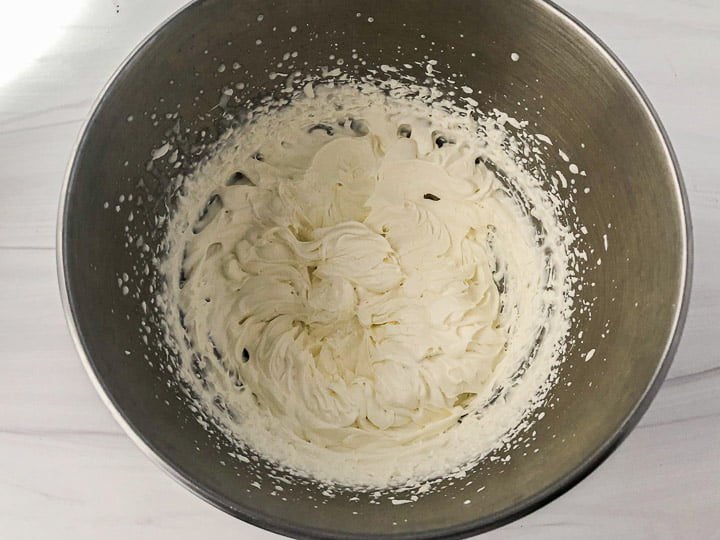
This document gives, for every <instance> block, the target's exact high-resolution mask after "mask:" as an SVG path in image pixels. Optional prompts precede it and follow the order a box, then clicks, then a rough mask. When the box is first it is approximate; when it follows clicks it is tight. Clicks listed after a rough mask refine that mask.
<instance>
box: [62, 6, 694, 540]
mask: <svg viewBox="0 0 720 540" xmlns="http://www.w3.org/2000/svg"><path fill="white" fill-rule="evenodd" d="M358 13H359V14H358ZM259 15H262V17H259ZM259 19H260V20H259ZM291 27H296V28H294V29H291ZM461 34H462V37H461V36H460V35H461ZM311 38H312V39H311ZM256 40H262V43H261V45H257V44H256ZM354 50H356V51H357V53H358V54H359V55H360V56H361V57H362V58H364V59H365V60H366V64H365V65H363V64H360V63H357V62H355V61H354V60H353V51H354ZM291 51H297V53H298V55H297V57H291V58H290V61H294V62H296V63H297V64H299V65H301V66H302V65H303V64H304V63H305V62H306V63H307V65H306V66H305V67H304V69H312V68H313V67H315V66H320V65H327V64H328V63H331V62H335V60H330V59H329V55H330V54H333V55H334V56H335V58H342V59H344V61H345V64H344V66H343V69H345V70H346V71H353V72H358V73H363V72H365V70H367V69H370V68H376V67H377V66H379V65H381V64H391V65H393V64H398V63H411V62H412V61H415V60H422V59H423V57H424V56H425V55H427V56H428V57H429V58H434V59H436V60H438V68H441V69H444V70H445V72H446V73H452V72H454V73H456V74H461V75H462V79H459V80H462V84H467V85H468V86H470V87H473V88H476V89H481V90H482V94H481V97H480V98H478V99H481V100H482V103H481V105H480V108H481V109H487V108H489V107H495V108H497V109H500V110H502V111H507V112H509V113H511V114H513V115H514V116H516V117H518V118H527V119H529V120H531V121H534V122H537V131H538V132H540V133H544V134H546V135H548V136H549V137H550V138H551V139H552V140H553V141H555V144H556V148H562V149H564V150H565V151H567V152H568V153H569V154H571V156H572V158H573V161H575V162H576V163H577V164H578V165H579V167H580V168H581V169H584V170H586V171H587V174H588V176H587V183H588V185H591V186H592V190H591V192H590V193H589V194H588V195H585V196H582V197H579V198H578V203H577V205H576V210H577V214H578V215H579V216H580V219H581V221H582V222H583V223H584V224H585V225H586V226H587V227H588V229H589V235H588V238H589V242H590V244H591V245H592V246H594V247H595V249H596V254H597V255H598V256H600V257H602V259H603V263H602V264H601V265H600V266H598V267H597V268H593V269H591V270H590V271H589V275H588V280H589V281H593V282H595V283H596V286H595V287H594V288H590V287H588V288H585V289H583V290H582V291H578V298H579V300H581V301H582V300H591V299H592V297H597V300H596V301H595V308H594V311H593V316H592V319H589V320H588V319H587V318H581V317H578V318H577V320H575V321H574V324H573V329H572V332H573V333H574V334H575V335H578V334H579V332H580V331H582V332H583V335H584V342H585V343H586V344H588V345H585V346H582V347H581V346H575V347H572V348H571V349H570V351H569V352H568V354H567V358H566V360H565V362H564V363H563V364H562V367H561V373H560V381H559V383H558V384H557V385H556V386H555V388H554V389H553V390H552V392H551V394H550V396H549V399H548V403H549V404H552V406H548V407H545V408H544V409H542V411H541V412H542V413H543V414H544V417H543V418H542V420H539V421H538V423H537V424H536V425H535V426H534V428H533V429H534V430H535V431H536V432H537V433H536V434H535V436H534V438H532V439H531V441H532V443H531V446H530V449H527V448H524V445H520V447H519V448H518V449H516V450H513V451H512V452H511V453H510V455H511V458H512V459H511V460H510V461H509V462H505V461H499V460H495V461H493V460H491V459H486V460H483V461H482V462H481V463H480V464H479V465H478V466H477V467H475V468H474V469H473V470H472V471H471V472H470V473H469V475H468V477H467V478H465V479H464V480H462V481H458V480H456V481H454V483H452V482H450V481H445V482H444V484H442V485H441V487H442V488H443V489H439V490H438V491H437V492H433V493H430V494H427V495H426V496H424V497H421V498H420V499H419V500H418V501H417V502H415V503H411V504H404V505H397V506H396V505H391V504H387V501H385V503H384V504H369V503H370V501H369V498H368V497H367V496H365V495H360V496H359V500H357V501H353V502H350V501H349V500H348V497H346V496H338V497H335V498H325V497H322V496H321V495H320V494H319V493H318V491H319V488H318V486H317V485H315V484H313V483H312V482H308V481H303V480H302V479H297V482H293V484H292V485H284V488H285V490H284V491H283V492H282V497H280V496H276V495H274V494H272V491H273V482H270V481H267V482H262V483H261V484H259V485H261V488H260V489H257V488H255V487H250V483H251V482H253V481H254V480H256V478H257V476H258V475H259V474H272V467H271V466H269V464H267V463H264V462H263V461H262V460H261V459H260V460H259V461H258V462H253V463H254V464H253V467H252V468H251V467H247V466H244V464H243V463H242V462H237V463H234V462H233V460H230V459H228V455H227V453H228V451H231V450H232V448H231V446H230V445H229V443H228V442H227V441H226V440H225V438H224V437H222V436H221V435H220V434H219V433H214V432H213V430H212V429H210V430H209V431H208V430H206V429H204V428H203V427H202V426H201V425H200V424H199V423H198V422H197V421H196V420H195V418H194V414H193V413H192V411H191V410H190V409H189V408H188V406H187V400H186V398H185V397H184V394H183V393H182V391H181V390H180V389H179V388H178V385H177V384H176V383H175V382H174V377H173V376H172V375H171V374H170V373H169V371H168V365H172V363H173V359H172V358H168V357H167V356H166V354H165V350H164V348H163V347H162V346H161V343H162V331H161V328H160V325H159V324H158V322H157V320H154V319H148V318H147V317H146V316H145V315H144V312H143V310H142V308H141V304H140V301H141V300H145V301H146V302H151V301H152V294H151V293H150V292H148V286H149V285H150V284H153V283H154V284H155V285H157V280H158V278H159V276H158V275H157V272H156V269H155V268H154V267H153V265H152V264H150V265H149V269H148V275H147V276H146V275H145V273H144V271H143V267H144V265H145V264H146V263H147V262H148V260H149V258H148V255H147V253H148V252H147V251H143V249H151V251H150V252H151V253H152V252H154V251H155V250H156V249H157V246H158V243H159V242H160V239H161V236H162V226H158V225H157V223H158V222H157V218H158V217H162V216H165V215H166V214H167V212H168V206H170V207H172V201H173V200H174V199H173V197H174V196H175V194H173V193H169V189H170V186H172V184H171V182H170V179H171V178H172V177H173V176H175V175H176V174H177V173H178V172H181V173H182V172H188V171H189V170H190V169H191V167H192V165H193V163H194V162H195V161H196V160H197V158H198V157H200V156H199V155H197V152H198V151H199V148H200V146H199V143H200V142H209V141H212V140H214V139H216V138H217V137H218V136H219V135H220V134H222V133H223V132H224V131H225V130H226V129H228V128H229V127H232V126H233V125H234V122H236V120H233V118H234V119H237V118H240V117H242V107H240V106H238V105H237V104H235V102H234V101H233V100H229V101H228V103H225V104H224V105H223V106H222V107H216V105H217V104H218V101H219V97H220V95H221V92H222V90H223V89H224V88H227V87H233V85H234V84H235V83H238V82H240V81H244V82H245V83H246V86H245V88H244V89H242V90H240V89H237V87H235V89H236V95H241V96H243V97H259V96H262V95H265V94H272V93H274V92H277V89H278V87H280V86H281V85H282V82H283V81H282V80H281V79H276V80H271V79H270V78H269V77H268V73H267V71H266V70H267V69H268V66H270V65H276V63H277V62H280V61H283V60H282V57H283V54H284V53H286V52H291ZM511 53H517V54H518V55H519V60H518V61H515V62H513V61H511V60H510V55H511ZM270 60H273V63H272V64H270ZM234 62H238V63H239V64H241V66H240V67H239V68H238V67H237V66H233V63H234ZM286 62H287V61H286ZM220 64H223V65H224V66H225V69H224V70H223V69H222V68H221V67H219V66H220ZM417 70H418V75H421V74H422V68H420V67H418V68H417ZM277 71H282V69H281V68H277ZM525 107H527V110H526V109H525ZM130 117H132V118H130ZM130 120H132V121H130ZM178 120H180V123H179V127H180V129H179V130H178V129H177V128H176V129H175V130H174V131H173V128H174V127H175V126H176V125H178V124H177V121H178ZM203 132H204V135H203ZM166 136H167V137H174V139H175V141H176V144H177V146H178V147H179V148H180V149H181V154H180V157H179V158H178V161H176V163H179V164H180V165H179V167H178V168H173V166H174V164H170V163H169V160H167V159H164V160H163V159H159V160H155V161H152V162H151V161H150V155H151V151H152V150H153V149H154V148H157V146H158V145H159V142H160V141H161V140H162V139H163V137H166ZM581 143H582V145H581ZM553 160H555V161H557V162H556V163H554V162H553ZM548 165H549V166H550V167H551V168H553V169H559V170H565V168H566V167H567V164H566V163H564V162H563V161H561V159H560V158H559V157H556V156H549V157H548ZM129 194H134V198H133V200H132V201H129V200H128V199H129V197H128V195H129ZM121 195H124V196H125V197H126V198H125V200H124V202H122V203H120V202H119V200H120V196H121ZM105 202H108V205H105V204H104V203H105ZM115 205H118V211H115V208H114V207H115ZM105 206H108V208H105ZM131 211H132V212H133V217H134V219H133V221H129V220H128V218H129V213H130V212H131ZM608 223H609V224H611V228H608ZM126 227H128V231H129V234H131V235H132V236H133V237H134V239H133V243H132V245H130V246H129V247H126V243H127V242H128V240H127V237H126V230H125V228H126ZM58 234H59V238H58V248H59V249H58V252H59V256H58V261H59V274H60V282H61V290H62V294H63V297H64V301H65V307H66V311H67V317H68V320H69V324H70V329H71V332H72V334H73V337H74V339H75V341H76V343H77V347H78V350H79V352H80V356H81V357H82V359H83V361H84V363H85V365H86V367H87V370H88V372H89V373H90V376H91V378H92V380H93V382H94V383H95V385H96V387H97V389H98V391H99V392H100V394H101V395H102V396H103V398H104V400H105V402H106V403H107V405H108V407H109V408H110V409H111V410H112V411H113V413H114V414H115V417H116V418H117V419H118V421H119V422H120V423H121V424H122V426H123V427H124V428H125V429H126V431H127V432H128V434H129V435H130V436H131V437H132V438H133V439H134V440H135V441H136V443H137V444H138V445H139V446H140V447H142V448H143V449H144V451H145V452H146V453H147V454H148V456H150V457H152V458H153V459H154V460H155V461H156V462H157V463H158V464H160V465H161V466H162V468H164V469H165V470H166V471H168V472H170V473H171V474H172V475H173V476H174V477H175V478H176V479H178V481H180V482H181V483H182V484H184V485H185V486H187V487H188V488H189V489H190V490H192V491H193V492H195V493H196V494H198V495H199V496H200V497H202V498H204V499H205V500H207V501H208V502H210V503H212V504H214V505H215V506H217V507H219V508H221V509H222V510H225V511H226V512H228V513H230V514H232V515H234V516H237V517H239V518H242V519H244V520H246V521H249V522H251V523H254V524H256V525H258V526H260V527H264V528H267V529H271V530H274V531H277V532H280V533H283V534H286V535H294V536H298V537H321V538H338V539H340V538H343V539H347V538H361V537H368V536H373V535H374V536H383V537H397V538H430V537H432V538H451V537H463V536H467V535H470V534H473V533H478V532H481V531H485V530H488V529H491V528H493V527H497V526H499V525H502V524H504V523H507V522H509V521H511V520H514V519H517V518H519V517H520V516H523V515H524V514H527V513H528V512H531V511H532V510H534V509H536V508H538V507H540V506H542V505H543V504H546V503H547V502H548V501H550V500H552V499H553V498H555V497H557V496H558V495H560V494H561V493H563V492H564V491H566V490H567V489H569V488H570V487H572V486H573V485H574V484H576V483H577V482H579V481H580V480H581V479H582V478H583V477H585V476H586V475H587V474H589V473H590V472H591V471H592V470H593V469H594V468H595V467H597V466H598V465H599V464H600V463H601V462H602V461H603V460H604V459H605V458H606V457H607V456H608V455H609V454H610V453H611V452H612V451H613V450H614V449H615V448H616V447H617V446H618V444H619V443H620V442H621V441H622V440H623V438H624V437H625V436H627V434H628V432H629V431H630V430H631V429H632V428H633V426H635V424H636V423H637V422H638V420H639V418H640V416H641V415H642V414H643V412H644V411H645V410H646V409H647V407H648V405H649V404H650V401H651V400H652V398H653V396H654V395H655V393H656V392H657V390H658V388H659V386H660V384H661V383H662V380H663V377H664V376H665V373H666V372H667V370H668V367H669V365H670V362H671V358H672V355H673V352H674V351H675V349H676V346H677V343H678V340H679V337H680V331H681V327H682V322H683V319H684V316H685V311H686V307H687V299H688V293H689V282H690V264H691V238H690V221H689V215H688V207H687V201H686V197H685V193H684V190H683V184H682V181H681V178H680V171H679V169H678V165H677V162H676V160H675V157H674V155H673V152H672V149H671V147H670V143H669V141H668V139H667V136H666V134H665V132H664V131H663V129H662V127H661V125H660V122H659V121H658V119H657V117H656V115H655V113H654V112H653V110H652V108H651V106H650V104H649V103H648V101H647V99H646V98H645V96H644V95H643V93H642V91H641V90H640V89H639V87H638V86H637V84H636V83H635V82H634V81H633V79H632V77H631V76H630V75H629V73H628V72H627V71H626V70H625V69H624V68H623V66H622V65H621V64H620V63H619V61H618V60H617V59H616V58H615V57H614V56H613V55H612V53H610V52H609V51H608V50H607V48H605V47H604V46H603V45H602V44H601V43H600V42H599V41H598V40H597V38H595V37H594V36H593V35H592V34H590V32H589V31H588V30H587V29H586V28H584V27H583V26H582V25H581V24H579V23H578V22H577V21H575V20H573V19H572V18H571V17H569V16H568V15H567V14H566V13H565V12H563V11H562V10H561V9H559V8H557V7H556V6H554V5H553V4H551V3H549V2H543V1H540V0H510V1H499V0H497V1H491V0H484V1H483V0H445V1H443V2H431V1H428V0H404V1H402V2H400V1H397V2H388V1H387V0H365V1H362V2H343V1H339V0H304V1H290V0H243V1H242V2H238V1H236V0H206V1H199V2H196V3H193V4H191V5H189V6H188V7H186V8H185V9H183V10H182V11H180V12H179V13H177V14H176V15H175V16H174V17H172V18H171V19H170V20H168V21H167V22H166V23H165V24H163V25H162V26H161V27H160V28H158V29H157V30H156V31H155V33H153V35H152V36H151V37H150V38H148V39H147V40H146V41H145V42H144V43H143V44H142V46H140V47H139V48H138V49H137V50H136V51H135V53H134V54H133V55H132V56H131V57H130V58H129V59H128V60H127V62H126V63H125V64H124V65H123V66H122V68H121V69H120V70H119V71H118V72H117V74H116V75H115V77H114V78H113V79H112V81H111V82H110V84H109V85H108V86H107V88H106V89H105V91H104V93H103V94H102V96H101V98H100V99H99V100H98V102H97V104H96V106H95V108H94V110H93V112H92V116H91V118H90V119H89V121H88V122H87V125H86V126H85V129H84V131H83V134H82V137H81V138H80V140H79V142H78V144H77V147H76V150H75V154H74V158H73V161H72V164H71V166H70V168H69V172H68V175H67V180H66V184H65V190H64V194H63V199H62V204H61V211H60V219H59V233H58ZM140 235H143V241H142V243H143V244H145V245H148V248H142V249H141V246H140V247H138V246H137V245H135V244H136V239H137V237H138V236H140ZM603 235H607V237H608V243H609V245H608V249H607V252H606V251H605V249H604V247H603V244H604V239H603ZM125 272H129V273H130V274H132V276H131V278H130V280H129V281H128V282H127V284H126V286H128V291H129V293H128V294H127V295H123V294H122V283H123V282H122V280H123V276H122V273H125ZM135 276H139V277H135ZM118 279H120V280H121V282H120V283H118ZM142 320H146V322H147V327H146V328H145V329H144V330H142V331H139V328H140V326H141V321H142ZM143 335H144V336H146V337H147V338H148V339H147V344H146V343H145V341H144V340H143V339H142V336H143ZM603 335H604V336H605V337H602V336H603ZM589 344H592V346H593V347H595V348H596V349H597V352H596V353H595V355H594V357H593V358H592V360H591V361H585V357H584V356H585V353H586V352H587V350H588V349H589V348H590V345H589ZM569 383H572V384H569ZM539 416H543V415H542V414H540V415H539ZM527 436H528V434H526V433H521V434H519V435H518V437H527ZM535 449H537V450H538V451H537V452H534V450H535ZM530 450H533V451H530ZM258 471H260V473H259V472H258ZM262 471H265V473H263V472H262ZM479 486H485V489H484V490H482V491H480V492H478V491H477V488H478V487H479ZM466 499H471V500H472V504H463V501H464V500H466Z"/></svg>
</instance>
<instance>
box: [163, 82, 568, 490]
mask: <svg viewBox="0 0 720 540" xmlns="http://www.w3.org/2000/svg"><path fill="white" fill-rule="evenodd" d="M307 94H309V95H302V94H301V95H299V96H296V98H295V99H293V100H292V102H291V103H290V104H289V105H288V106H286V107H283V108H278V109H274V110H272V111H268V112H265V113H260V114H256V115H255V116H254V118H253V120H252V122H250V123H249V124H247V125H246V126H244V127H242V128H240V129H238V130H237V132H236V133H233V134H232V135H231V136H230V137H229V138H228V139H226V140H225V142H224V143H223V144H222V145H221V146H220V147H219V148H218V149H217V150H216V152H215V154H214V156H213V157H212V158H211V159H210V160H209V161H208V162H207V163H205V164H204V165H203V166H201V167H200V168H199V169H198V170H197V171H196V173H195V175H194V176H193V177H192V178H190V179H188V180H186V181H185V185H184V190H185V195H184V196H183V197H182V198H181V199H180V202H179V205H178V208H177V210H176V211H175V213H174V216H173V218H172V220H171V222H170V225H169V230H168V238H167V241H168V245H169V254H168V257H167V259H166V260H165V261H164V263H163V269H164V274H165V276H166V286H165V291H164V293H163V301H162V305H163V306H164V309H165V314H166V319H167V321H168V328H169V334H170V337H171V342H172V343H173V346H174V348H175V349H176V350H177V353H178V355H179V356H180V358H181V361H182V370H181V376H182V377H183V378H184V379H185V380H186V382H187V383H188V384H189V385H190V386H191V387H192V389H193V392H194V394H195V396H196V399H197V400H199V401H200V403H201V405H202V407H203V409H204V410H205V411H206V412H207V413H208V416H209V417H211V418H212V419H213V420H214V422H216V423H217V424H218V425H221V426H222V427H223V429H225V430H227V431H229V432H231V433H232V435H233V437H235V438H236V439H237V440H240V441H242V444H243V445H246V446H247V447H250V448H252V449H253V450H254V451H255V452H257V453H259V454H260V455H262V456H264V457H265V458H267V459H268V460H270V461H273V462H276V463H277V464H278V465H280V466H282V467H286V468H289V469H291V470H294V471H296V472H298V473H300V474H303V475H306V476H309V477H313V478H317V479H319V480H323V481H329V482H336V483H340V484H345V485H352V486H390V485H396V484H400V483H407V482H410V481H413V480H417V479H422V478H431V477H435V476H441V475H443V474H445V473H447V472H448V471H450V470H453V469H454V468H457V467H461V466H463V465H465V464H467V463H471V462H473V460H477V459H479V458H480V457H482V455H484V454H487V452H489V451H490V450H491V449H492V448H494V447H495V446H496V445H497V444H498V442H499V441H500V440H502V438H503V436H505V435H506V434H507V433H508V432H510V431H511V430H512V429H513V428H514V427H516V426H517V425H518V423H519V422H521V420H522V419H523V418H524V417H525V416H526V415H527V413H528V411H529V410H530V409H531V408H532V407H533V406H534V404H536V403H537V402H538V400H539V399H540V398H541V397H542V395H543V394H544V392H545V391H546V390H547V387H548V384H549V382H548V381H549V380H550V379H551V378H552V377H551V373H552V369H553V367H554V365H555V363H556V361H557V357H558V352H559V350H560V349H561V348H562V340H563V337H564V335H565V333H566V331H567V327H568V313H569V309H570V308H569V304H568V302H569V296H568V295H567V294H566V291H567V282H568V280H567V275H566V268H567V267H568V264H567V257H568V250H567V242H568V237H569V236H571V235H568V233H567V231H566V230H564V228H563V227H562V225H560V222H559V220H558V217H557V215H556V213H555V212H556V208H555V205H553V202H552V201H551V200H550V199H549V198H548V195H547V193H546V192H544V191H543V189H542V188H541V186H540V184H539V182H538V181H537V180H535V179H534V178H533V177H532V176H531V175H529V174H528V173H527V172H526V171H524V170H522V168H521V167H520V166H519V165H518V164H517V163H516V161H515V160H513V159H512V156H510V155H509V154H508V153H507V150H505V149H504V148H503V141H504V140H505V135H506V134H504V132H503V130H502V125H501V124H500V123H498V122H487V123H485V124H483V123H482V122H480V121H478V120H477V119H473V117H472V116H471V115H467V114H460V113H459V112H457V111H450V110H446V109H444V108H442V107H435V106H432V105H430V104H428V103H425V102H423V100H420V99H411V98H410V97H403V96H400V97H389V96H388V95H387V94H386V93H384V92H382V91H380V90H377V89H374V88H371V87H362V88H357V87H355V86H351V85H347V86H339V87H338V86H334V87H333V86H332V85H331V86H328V87H324V86H320V87H318V88H316V89H315V90H314V91H313V92H312V93H307ZM499 171H501V172H500V173H499ZM510 184H512V185H510ZM538 223H540V224H541V225H542V226H541V227H540V228H538ZM498 397H502V399H498ZM218 404H220V406H218Z"/></svg>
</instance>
